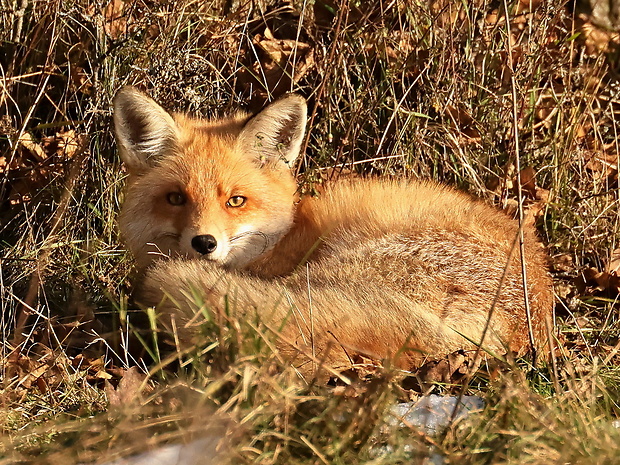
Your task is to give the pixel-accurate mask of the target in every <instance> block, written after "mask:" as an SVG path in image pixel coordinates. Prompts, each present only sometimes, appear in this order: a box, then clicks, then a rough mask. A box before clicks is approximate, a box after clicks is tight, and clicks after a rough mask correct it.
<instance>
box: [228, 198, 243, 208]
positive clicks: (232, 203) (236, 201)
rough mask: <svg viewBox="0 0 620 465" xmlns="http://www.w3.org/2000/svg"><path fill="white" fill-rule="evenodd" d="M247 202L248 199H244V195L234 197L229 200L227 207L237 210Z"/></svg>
mask: <svg viewBox="0 0 620 465" xmlns="http://www.w3.org/2000/svg"><path fill="white" fill-rule="evenodd" d="M246 200H247V199H246V198H245V197H243V196H242V195H233V196H232V197H231V198H229V199H228V202H226V205H227V206H229V207H233V208H237V207H241V206H242V205H243V204H245V201H246Z"/></svg>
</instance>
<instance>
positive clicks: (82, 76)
mask: <svg viewBox="0 0 620 465" xmlns="http://www.w3.org/2000/svg"><path fill="white" fill-rule="evenodd" d="M506 8H507V10H508V12H509V17H508V20H507V18H506V15H505V11H506V10H505V9H506ZM0 15H1V16H0V40H1V41H0V73H1V74H0V83H1V84H2V87H1V88H0V108H1V110H0V306H1V310H2V328H1V329H2V348H1V352H0V360H1V366H0V370H1V372H0V377H1V384H0V428H1V431H2V434H1V435H0V463H38V464H41V463H62V462H71V461H76V460H79V461H80V462H82V463H91V462H92V463H95V462H104V461H106V460H108V459H111V458H114V457H118V456H121V455H125V454H128V453H130V452H136V451H140V450H144V449H147V448H150V447H153V446H155V445H157V444H165V443H169V442H175V441H188V440H190V439H191V438H193V437H200V436H201V435H204V434H206V433H209V434H210V433H212V432H215V433H216V434H222V433H223V432H226V434H228V435H229V436H230V437H229V440H230V441H229V442H230V444H231V454H232V457H233V458H232V463H283V464H295V463H330V464H331V463H335V464H337V463H373V464H380V463H386V464H387V463H390V464H392V463H405V462H407V463H412V461H413V463H417V461H421V460H422V457H424V456H426V455H428V453H429V451H434V452H436V453H440V454H442V455H443V456H444V457H445V459H446V463H455V462H456V461H458V462H459V463H475V464H477V463H480V464H482V463H597V464H600V463H617V456H618V455H619V454H620V450H619V446H618V444H620V431H618V430H617V429H615V428H614V427H613V426H612V420H614V419H615V418H616V417H617V415H618V413H619V412H620V406H619V405H618V400H617V399H618V395H617V394H618V391H619V389H618V388H619V386H620V369H619V368H618V362H619V361H620V357H619V355H618V349H619V348H620V338H619V335H620V322H619V315H618V309H619V308H620V305H619V304H618V302H617V298H618V292H619V290H620V278H619V277H618V275H617V272H616V271H617V268H619V267H620V244H618V240H619V239H620V225H619V217H618V171H619V168H618V167H619V161H620V155H619V154H620V147H619V146H618V142H617V141H618V129H619V127H620V126H619V125H618V123H617V122H616V120H615V118H616V114H618V112H617V111H616V110H618V109H619V108H620V107H619V105H620V98H619V95H618V93H619V87H618V81H617V73H618V65H619V63H618V42H617V41H616V39H617V38H616V37H615V35H614V34H610V33H607V32H605V31H602V30H600V29H597V28H596V27H595V26H593V25H592V24H590V23H589V22H588V20H587V17H586V16H584V15H581V14H580V12H579V11H574V10H573V9H572V2H570V5H565V4H564V3H562V2H560V1H557V0H546V1H542V2H540V1H538V0H534V1H531V2H530V1H517V2H510V3H508V4H507V5H504V3H496V2H485V1H483V0H476V1H474V2H460V1H452V0H429V1H426V2H406V1H399V0H395V1H392V2H347V1H340V2H336V1H331V0H316V1H314V2H306V1H302V0H299V1H293V2H292V3H289V2H276V1H273V0H264V1H256V2H252V1H247V2H246V1H240V2H239V1H222V0H212V1H208V0H207V1H201V2H197V1H192V0H183V1H179V2H150V1H141V0H128V1H121V0H112V1H110V2H108V1H103V2H97V3H91V2H85V1H82V0H76V1H74V2H64V1H59V0H58V1H56V0H49V1H44V0H31V1H28V0H25V1H22V0H19V1H17V0H2V1H1V2H0ZM128 83H131V84H134V85H138V86H140V87H142V88H143V89H146V90H148V91H149V92H150V93H151V94H152V95H153V96H154V97H155V98H156V99H157V100H158V101H160V102H161V103H162V104H163V105H164V106H165V107H167V108H168V109H175V110H178V109H183V110H189V111H192V112H195V113H199V114H204V115H213V114H219V113H221V112H226V111H228V110H230V109H233V108H236V107H237V106H238V105H244V106H246V107H248V108H250V109H256V108H259V107H260V106H261V105H262V104H263V103H264V102H266V101H268V100H270V99H273V98H275V97H277V96H278V95H281V94H282V93H284V92H287V91H291V90H292V91H295V92H299V93H301V94H303V95H304V96H306V97H307V98H308V100H309V102H310V111H311V117H310V122H309V125H310V127H311V132H310V135H309V136H308V139H307V140H306V146H307V150H306V156H305V158H304V160H303V163H302V164H301V166H300V167H299V170H300V174H301V176H302V178H303V179H304V181H305V186H306V187H307V188H308V189H311V187H312V185H313V183H317V182H320V181H321V180H322V179H327V178H329V177H333V176H340V175H343V174H350V173H365V174H373V175H380V176H401V175H406V176H416V177H431V178H434V179H437V180H440V181H444V182H447V183H450V184H455V185H457V186H459V187H460V188H462V189H465V190H468V191H470V192H472V193H473V194H475V195H478V196H481V197H483V198H485V199H487V200H488V201H489V202H492V203H495V204H497V205H498V206H500V207H501V208H505V209H507V210H508V211H509V212H515V211H516V210H517V207H518V205H519V203H520V202H519V200H521V203H522V204H523V205H525V207H526V209H527V212H528V214H527V216H526V220H527V221H535V222H536V224H537V226H538V228H539V231H540V234H541V236H542V238H543V239H544V242H545V243H546V244H548V246H549V250H550V253H551V255H552V258H553V264H552V271H553V274H554V277H555V281H556V291H557V296H558V298H557V306H556V313H557V326H558V329H559V334H560V336H559V337H560V339H561V340H562V341H563V343H564V344H563V350H562V351H559V352H558V353H557V354H556V364H555V366H551V367H542V368H540V369H532V368H531V367H529V366H528V364H527V361H523V363H520V365H521V368H520V369H515V368H514V367H513V368H510V369H506V367H504V366H499V364H498V366H494V367H492V368H490V367H489V369H488V370H483V372H484V373H485V374H484V375H479V376H478V377H476V378H474V379H469V378H468V377H467V376H466V375H465V373H466V372H467V370H466V369H465V368H466V363H465V362H463V360H462V359H461V360H460V361H459V362H458V363H457V366H456V368H455V366H454V364H453V365H452V366H449V364H447V362H446V361H438V362H437V363H435V364H434V365H432V366H429V367H427V368H426V371H425V372H421V373H420V374H419V376H418V379H417V380H415V382H412V381H414V380H413V379H412V378H411V377H409V378H407V379H405V380H403V374H402V373H395V372H393V371H391V370H390V369H389V367H387V368H386V369H385V370H384V371H382V372H381V373H376V374H375V376H374V377H371V378H370V379H367V380H358V381H354V382H352V384H351V385H350V386H347V383H346V382H344V381H343V380H339V381H338V382H337V383H335V384H339V385H338V386H336V387H334V386H330V387H325V386H322V385H320V384H313V383H310V384H306V383H302V382H301V381H300V380H299V379H298V378H297V376H296V375H295V373H294V372H293V370H292V369H291V368H290V367H286V366H283V365H282V364H281V363H280V361H279V358H278V356H277V354H274V353H273V351H272V350H271V345H270V343H269V342H270V337H269V336H268V332H267V331H266V330H265V328H263V327H261V325H260V322H231V324H230V325H229V326H228V327H224V328H213V327H212V328H209V327H205V332H206V333H207V334H208V335H207V337H205V340H206V341H207V342H205V346H204V347H198V348H196V351H195V353H184V354H178V353H174V352H173V353H172V355H168V352H166V350H164V348H163V347H162V342H161V341H159V342H158V341H157V340H156V339H155V338H153V337H152V334H149V332H148V331H146V332H141V333H140V332H137V331H135V330H134V329H135V328H136V327H138V326H141V321H142V320H146V326H147V327H148V323H149V319H148V318H146V319H144V318H141V313H140V312H138V311H136V310H134V308H133V307H132V305H131V301H130V299H128V298H127V294H128V292H129V290H130V289H131V286H132V281H133V279H134V278H133V277H132V275H131V259H130V257H128V256H127V255H126V253H125V252H124V250H123V247H122V245H120V241H119V238H118V234H117V230H116V227H115V216H116V212H117V211H118V206H119V203H120V201H121V197H122V194H121V192H122V181H123V176H124V173H123V170H122V168H121V167H120V166H119V162H118V159H117V157H116V154H115V151H114V144H113V140H112V136H111V131H110V116H111V113H110V101H111V98H112V96H113V95H114V93H115V91H116V90H117V89H118V88H119V87H120V86H122V85H124V84H128ZM519 187H521V189H519ZM519 191H521V195H520V196H519V194H518V192H519ZM472 266H475V264H472ZM147 316H148V315H147ZM207 326H208V325H207ZM142 360H148V361H146V362H144V361H142ZM131 367H134V368H131ZM135 367H142V370H140V369H138V368H135ZM141 372H147V373H148V377H146V378H145V377H144V375H141V374H140V373H141ZM526 375H527V377H526ZM463 379H466V380H468V383H467V386H464V387H463V382H462V381H463ZM436 381H442V383H436ZM433 382H435V383H433ZM452 382H454V383H456V384H454V385H452V384H451V383H452ZM421 386H422V388H425V389H426V390H434V391H436V392H440V393H450V392H453V393H458V392H468V393H478V394H480V395H482V396H484V397H485V398H486V399H487V407H486V408H485V410H484V412H482V414H481V415H478V416H472V417H470V418H469V419H468V420H466V421H464V422H460V423H459V424H457V425H453V427H451V428H449V429H448V431H447V432H446V433H445V434H442V435H440V436H438V437H429V436H426V435H425V434H422V433H420V432H418V431H416V430H413V429H409V428H402V429H400V430H396V429H395V430H390V431H386V430H385V428H382V427H381V424H382V419H384V418H385V416H386V407H387V406H389V405H391V404H393V403H395V402H397V401H398V400H399V399H409V398H414V397H415V395H416V393H417V392H418V391H419V390H420V389H421ZM416 389H417V391H416ZM386 447H389V450H391V451H392V452H391V454H388V455H385V454H384V455H381V454H379V451H380V450H383V451H385V450H388V449H387V448H386Z"/></svg>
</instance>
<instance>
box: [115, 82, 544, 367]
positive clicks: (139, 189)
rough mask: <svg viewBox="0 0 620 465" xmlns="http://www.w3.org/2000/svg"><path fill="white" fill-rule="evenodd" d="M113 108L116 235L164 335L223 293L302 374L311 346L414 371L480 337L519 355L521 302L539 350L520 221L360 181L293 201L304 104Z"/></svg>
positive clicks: (535, 297) (415, 188)
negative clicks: (246, 109)
mask: <svg viewBox="0 0 620 465" xmlns="http://www.w3.org/2000/svg"><path fill="white" fill-rule="evenodd" d="M114 110H115V113H114V120H115V129H116V137H117V142H118V146H119V151H120V155H121V157H122V159H123V161H124V162H125V165H126V166H127V169H128V172H129V179H128V187H127V191H126V197H125V202H124V205H123V209H122V212H121V215H120V219H119V223H120V227H121V232H122V234H123V236H124V238H125V241H126V242H127V244H128V246H129V248H130V249H131V251H132V253H133V254H134V255H135V257H136V259H137V262H138V265H139V266H140V267H142V268H147V267H148V271H147V274H146V278H145V280H144V283H143V286H142V292H141V295H140V298H141V299H142V301H143V303H146V304H150V305H153V304H157V303H159V304H160V305H159V311H160V315H161V320H162V324H163V325H164V326H165V327H167V328H168V330H170V329H171V328H172V327H175V328H181V329H180V331H181V332H185V333H186V334H187V337H188V339H191V334H192V333H193V329H192V326H193V325H195V324H196V314H197V312H198V311H199V310H200V309H198V308H196V303H195V302H194V301H192V299H191V298H190V297H189V296H191V295H193V292H194V291H195V290H196V289H199V290H201V292H202V294H203V296H202V298H203V299H202V301H204V302H207V304H208V305H209V306H210V307H211V308H212V309H215V310H216V311H217V310H218V309H220V310H221V309H222V308H223V305H224V299H225V297H226V296H227V295H228V294H229V293H232V294H234V295H235V298H236V299H238V302H237V307H238V308H241V309H246V311H250V309H260V308H265V315H264V318H265V320H267V323H274V326H275V327H278V328H282V329H281V334H280V344H279V346H280V349H281V350H282V351H283V352H284V353H288V354H290V356H291V359H293V360H295V362H294V363H295V364H296V365H297V366H300V367H301V366H304V363H306V362H304V360H306V361H307V359H308V353H309V351H310V352H311V353H312V354H313V357H316V356H317V353H323V356H322V359H323V360H326V361H327V363H329V364H330V365H331V366H333V367H335V368H338V369H342V368H346V367H348V366H350V365H351V364H352V363H353V364H354V363H355V361H356V360H359V359H360V358H359V357H358V358H356V355H359V356H361V357H362V358H363V359H364V360H367V359H368V358H370V359H375V360H380V359H383V358H385V357H388V356H391V355H394V354H396V353H398V354H399V360H398V361H397V363H399V364H400V365H402V366H404V367H415V366H417V365H419V364H420V363H421V362H422V361H423V360H424V358H425V357H426V356H434V357H436V356H442V355H446V354H447V353H449V352H452V351H454V350H458V349H467V348H472V347H475V346H476V345H477V344H482V345H483V346H484V348H487V349H489V350H492V351H496V352H500V353H504V352H506V351H512V352H515V353H517V354H524V353H525V352H526V351H527V350H528V348H529V333H528V324H527V323H528V321H527V319H526V310H525V308H526V304H525V299H524V296H525V295H527V296H528V302H529V308H530V313H531V318H530V320H529V323H531V330H532V334H533V335H534V337H535V342H536V346H537V347H538V348H542V347H543V346H545V345H546V342H547V333H546V330H547V324H548V322H549V320H550V316H551V311H552V306H553V293H552V287H551V280H550V277H549V276H548V273H547V270H546V267H547V256H546V254H545V252H544V249H543V247H542V245H541V244H539V243H538V241H537V238H536V234H535V232H534V230H533V228H530V227H527V228H525V229H524V231H523V235H524V240H525V254H524V257H523V260H525V269H526V271H527V273H526V276H527V279H525V280H524V279H523V277H522V263H521V260H522V258H521V256H520V254H519V251H518V246H516V244H517V237H518V233H519V227H518V224H517V222H516V221H514V220H512V219H511V218H509V217H507V216H506V215H505V214H503V213H502V212H500V211H498V210H496V209H494V208H492V207H490V206H488V205H486V204H484V203H482V202H480V201H478V200H475V199H473V198H471V197H470V196H469V195H466V194H464V193H461V192H458V191H455V190H453V189H451V188H448V187H445V186H442V185H439V184H436V183H434V182H420V181H413V180H403V181H388V180H377V179H366V180H365V179H358V180H350V181H344V180H343V181H336V182H334V183H331V184H328V185H327V186H325V188H324V189H323V190H322V192H321V193H320V194H319V195H318V196H317V197H311V196H304V197H301V198H299V196H298V195H297V193H296V192H297V185H296V180H295V178H294V176H293V175H292V173H291V168H292V166H293V165H294V163H295V161H296V159H297V157H298V156H299V152H300V147H301V143H302V139H303V136H304V127H305V119H306V105H305V102H304V100H303V99H302V98H301V97H299V96H295V95H290V96H288V97H285V98H283V99H280V100H278V101H276V102H274V103H272V104H271V105H269V106H268V107H267V108H266V109H264V110H263V111H262V112H260V113H259V114H258V115H256V116H253V117H249V116H248V115H246V114H242V113H239V114H236V115H233V116H231V117H229V118H225V119H221V120H213V121H205V120H201V119H193V118H190V117H188V116H185V115H170V114H168V113H167V112H166V111H165V110H163V109H162V108H161V107H160V106H159V105H158V104H157V103H155V102H154V101H153V100H151V99H150V98H149V97H147V96H146V95H144V94H142V93H141V92H139V91H137V90H135V89H133V88H124V89H122V90H121V91H120V92H119V94H118V95H117V97H116V98H115V102H114ZM168 257H173V258H174V257H178V259H172V260H171V259H168ZM302 265H303V266H302ZM524 281H525V282H527V288H526V289H524V286H523V283H524ZM233 289H235V291H234V292H233ZM162 296H167V297H168V298H167V299H164V302H163V303H161V302H162ZM283 296H285V297H286V298H285V299H283V298H282V297H283ZM275 302H277V304H274V303H275ZM274 305H276V309H275V310H274ZM242 311H243V310H242ZM172 320H175V321H174V322H172ZM285 323H286V324H285ZM487 324H488V328H489V330H488V331H486V333H485V326H487ZM483 334H486V336H485V339H484V340H482V338H483ZM547 347H548V345H547ZM310 349H311V350H310Z"/></svg>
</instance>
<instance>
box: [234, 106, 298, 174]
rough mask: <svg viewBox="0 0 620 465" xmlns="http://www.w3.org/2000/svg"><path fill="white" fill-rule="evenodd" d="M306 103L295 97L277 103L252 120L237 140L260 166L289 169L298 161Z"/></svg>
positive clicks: (241, 148) (240, 147)
mask: <svg viewBox="0 0 620 465" xmlns="http://www.w3.org/2000/svg"><path fill="white" fill-rule="evenodd" d="M307 112H308V110H307V106H306V100H305V99H304V98H303V97H302V96H300V95H296V94H291V95H289V96H287V97H284V98H281V99H280V100H276V101H275V102H274V103H272V104H271V105H269V106H267V107H266V108H265V109H264V110H262V111H261V112H260V113H258V114H257V115H256V116H254V117H253V118H251V119H250V120H249V121H248V122H247V123H246V125H245V126H244V127H243V129H242V130H241V134H240V135H239V138H238V139H237V144H238V145H237V146H238V147H239V149H240V150H242V151H243V152H245V153H248V154H249V155H251V156H252V157H253V158H254V159H255V160H256V161H257V163H258V164H259V165H260V166H265V165H270V166H274V167H275V166H278V167H280V166H283V164H284V165H285V166H288V167H289V168H291V167H292V166H293V164H294V163H295V160H297V157H299V151H300V150H301V143H302V140H303V138H304V133H305V129H306V115H307Z"/></svg>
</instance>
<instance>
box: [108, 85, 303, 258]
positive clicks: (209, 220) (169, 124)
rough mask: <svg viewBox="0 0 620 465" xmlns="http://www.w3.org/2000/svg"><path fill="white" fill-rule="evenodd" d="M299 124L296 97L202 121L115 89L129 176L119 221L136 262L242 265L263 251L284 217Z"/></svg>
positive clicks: (287, 218) (289, 215) (289, 219)
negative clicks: (196, 260)
mask: <svg viewBox="0 0 620 465" xmlns="http://www.w3.org/2000/svg"><path fill="white" fill-rule="evenodd" d="M305 120H306V103H305V101H304V100H303V99H302V98H301V97H299V96H296V95H291V96H288V97H286V98H284V99H281V100H279V101H277V102H275V103H274V104H272V105H271V106H270V107H268V108H267V109H266V110H265V111H263V112H261V113H260V114H259V115H257V116H255V117H253V118H250V117H248V116H247V115H246V114H243V113H239V114H236V115H234V116H232V117H230V118H228V119H226V120H218V121H204V120H196V119H191V118H188V117H186V116H184V115H180V114H179V115H170V114H168V113H167V112H166V111H165V110H163V109H162V108H161V107H160V106H159V105H158V104H157V103H155V101H153V100H152V99H151V98H149V97H148V96H146V95H144V94H143V93H141V92H139V91H138V90H136V89H134V88H131V87H126V88H123V89H122V90H121V91H120V92H119V93H118V94H117V96H116V97H115V99H114V126H115V133H116V140H117V145H118V149H119V153H120V156H121V158H122V160H123V162H124V163H125V166H126V167H127V170H128V172H129V179H128V188H127V191H126V200H125V202H124V205H123V208H122V211H121V215H120V217H119V225H120V228H121V231H122V232H123V236H124V240H125V242H126V243H127V245H128V247H129V248H130V250H131V251H132V253H133V254H134V256H135V257H136V259H137V262H138V265H139V266H140V267H146V266H148V265H149V264H150V263H151V262H152V261H153V259H155V258H157V257H158V256H159V257H161V256H175V255H181V256H188V257H204V258H206V259H209V260H212V261H214V262H216V263H219V264H221V265H224V266H226V267H227V268H242V267H244V266H246V265H248V264H249V263H251V262H252V261H253V260H255V259H256V258H258V257H260V256H262V255H264V254H265V253H267V252H268V251H269V250H271V249H272V248H273V247H274V245H275V244H276V243H277V242H278V241H279V240H280V239H281V238H282V237H283V236H284V235H285V234H286V233H287V232H288V231H289V229H290V227H291V225H292V223H293V214H294V212H293V210H294V205H293V199H294V198H295V192H296V188H297V186H296V183H295V180H294V179H293V178H292V177H291V175H290V167H291V166H292V165H293V164H294V163H295V160H296V158H297V157H298V155H299V151H300V147H301V142H302V139H303V135H304V127H305Z"/></svg>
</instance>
